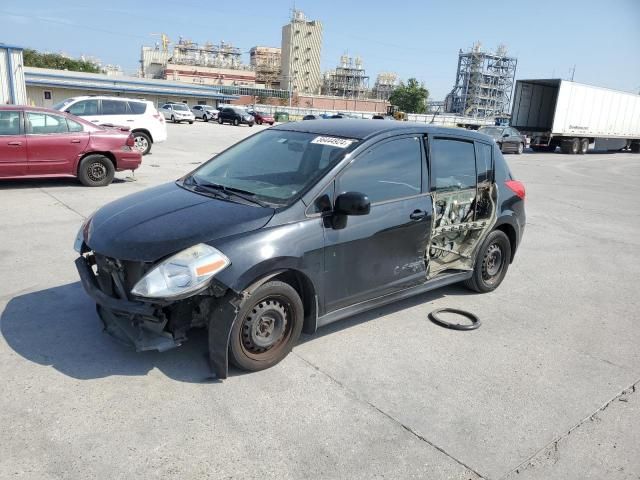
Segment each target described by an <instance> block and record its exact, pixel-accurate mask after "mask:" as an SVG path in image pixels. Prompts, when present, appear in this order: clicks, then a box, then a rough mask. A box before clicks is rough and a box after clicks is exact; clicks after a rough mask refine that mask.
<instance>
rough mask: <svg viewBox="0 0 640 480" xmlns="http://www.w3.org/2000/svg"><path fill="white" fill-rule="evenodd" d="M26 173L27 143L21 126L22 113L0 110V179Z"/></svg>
mask: <svg viewBox="0 0 640 480" xmlns="http://www.w3.org/2000/svg"><path fill="white" fill-rule="evenodd" d="M26 173H27V142H26V138H25V135H24V129H23V126H22V112H21V111H19V110H0V177H13V176H20V175H26Z"/></svg>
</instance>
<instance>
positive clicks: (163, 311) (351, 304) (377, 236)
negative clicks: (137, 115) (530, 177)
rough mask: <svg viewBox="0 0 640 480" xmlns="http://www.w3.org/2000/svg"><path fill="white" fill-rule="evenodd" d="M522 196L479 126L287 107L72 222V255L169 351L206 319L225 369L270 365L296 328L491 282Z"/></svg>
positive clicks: (506, 255) (138, 332)
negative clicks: (290, 113) (277, 119)
mask: <svg viewBox="0 0 640 480" xmlns="http://www.w3.org/2000/svg"><path fill="white" fill-rule="evenodd" d="M427 152H428V158H429V163H428V164H427ZM427 165H428V167H427ZM524 197H525V190H524V186H523V185H522V183H520V182H519V181H517V180H515V179H514V178H513V175H512V174H511V172H510V171H509V167H508V166H507V163H506V162H505V160H504V158H503V157H502V154H501V152H500V150H499V149H498V147H497V145H496V144H495V142H493V141H492V140H491V139H490V138H489V137H487V136H485V135H480V134H478V133H476V132H472V131H467V130H462V129H445V128H435V127H431V126H426V125H419V124H412V123H406V122H380V121H377V120H348V119H342V120H326V121H321V122H292V123H287V124H282V125H278V126H276V127H272V128H269V129H268V130H264V131H262V132H260V133H258V134H256V135H253V136H250V137H248V138H246V139H245V140H243V141H242V142H240V143H238V144H236V145H234V146H232V147H230V148H229V149H227V150H225V151H223V152H222V153H220V154H218V155H217V156H216V157H215V158H213V159H212V160H210V161H209V162H206V163H204V164H203V165H202V166H200V167H198V168H197V169H196V170H194V171H193V172H191V173H189V174H187V175H185V176H184V177H182V178H181V179H179V180H178V181H176V182H171V183H167V184H164V185H160V186H158V187H155V188H151V189H148V190H145V191H142V192H138V193H136V194H133V195H131V196H129V197H125V198H121V199H120V200H117V201H115V202H113V203H111V204H109V205H106V206H104V207H103V208H101V209H100V210H98V211H97V212H96V213H95V214H94V215H93V216H92V217H90V218H89V219H87V220H86V222H85V223H84V224H83V225H82V227H81V228H80V230H79V232H78V235H77V238H76V242H75V249H76V250H77V251H78V253H79V254H80V257H79V258H78V259H77V260H76V266H77V269H78V272H79V274H80V278H81V280H82V284H83V286H84V288H85V290H86V291H87V293H88V294H89V295H90V296H91V297H92V298H93V299H94V300H95V302H96V303H97V304H98V313H99V315H100V317H101V319H102V322H103V323H104V325H105V328H106V331H107V332H109V333H111V334H112V335H114V336H116V337H118V338H119V339H120V340H122V341H124V342H128V343H129V344H130V345H132V346H135V347H136V348H137V349H138V350H153V349H157V350H160V351H163V350H166V349H168V348H171V347H176V346H179V345H180V344H181V343H182V342H184V341H185V339H186V334H187V331H188V330H189V329H190V328H192V327H203V326H206V327H208V328H209V336H208V338H209V358H210V362H211V366H212V368H213V370H214V372H215V373H216V375H217V376H218V377H219V378H224V377H226V375H227V355H228V356H229V358H230V360H231V361H232V362H233V363H234V364H235V365H237V366H238V367H240V368H243V369H246V370H261V369H264V368H267V367H270V366H272V365H274V364H276V363H277V362H279V361H280V360H282V359H283V358H284V357H285V356H286V355H287V354H288V353H289V351H290V350H291V348H292V347H293V345H294V344H295V343H296V341H297V339H298V337H299V335H300V332H301V331H305V332H307V333H312V332H314V331H315V330H316V328H318V327H320V326H323V325H327V324H329V323H331V322H334V321H336V320H339V319H342V318H345V317H348V316H350V315H354V314H356V313H359V312H362V311H365V310H368V309H371V308H375V307H378V306H380V305H383V304H385V303H389V302H391V301H394V300H398V299H403V298H407V297H409V296H411V295H417V294H420V293H423V292H426V291H428V290H432V289H435V288H438V287H442V286H444V285H449V284H453V283H458V282H464V283H465V285H466V286H467V287H469V288H470V289H472V290H475V291H477V292H490V291H492V290H495V289H496V288H497V287H498V286H499V285H500V284H501V282H502V280H503V279H504V277H505V275H506V273H507V269H508V267H509V264H510V263H511V262H512V261H513V260H514V256H515V254H516V250H517V247H518V245H519V243H520V240H521V238H522V235H523V233H524V227H525V211H524ZM114 232H117V235H116V234H114ZM93 265H96V266H97V267H96V271H95V272H94V270H93V269H92V266H93Z"/></svg>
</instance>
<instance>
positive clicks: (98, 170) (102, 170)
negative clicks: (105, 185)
mask: <svg viewBox="0 0 640 480" xmlns="http://www.w3.org/2000/svg"><path fill="white" fill-rule="evenodd" d="M87 175H88V176H89V178H90V179H91V180H92V181H94V182H99V181H100V180H102V179H104V178H105V177H106V176H107V168H106V167H105V166H104V165H103V164H102V163H100V162H93V163H92V164H91V165H89V169H88V170H87Z"/></svg>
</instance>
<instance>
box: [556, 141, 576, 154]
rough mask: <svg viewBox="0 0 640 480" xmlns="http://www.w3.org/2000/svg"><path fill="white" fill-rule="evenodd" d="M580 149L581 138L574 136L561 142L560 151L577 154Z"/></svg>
mask: <svg viewBox="0 0 640 480" xmlns="http://www.w3.org/2000/svg"><path fill="white" fill-rule="evenodd" d="M579 150H580V140H578V139H577V138H572V139H570V140H563V141H562V143H561V144H560V151H561V152H562V153H566V154H569V155H575V154H576V153H578V151H579Z"/></svg>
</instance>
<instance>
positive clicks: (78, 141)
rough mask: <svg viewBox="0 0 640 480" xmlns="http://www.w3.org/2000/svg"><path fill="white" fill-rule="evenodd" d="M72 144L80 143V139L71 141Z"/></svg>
mask: <svg viewBox="0 0 640 480" xmlns="http://www.w3.org/2000/svg"><path fill="white" fill-rule="evenodd" d="M71 143H80V140H78V139H75V140H71Z"/></svg>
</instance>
